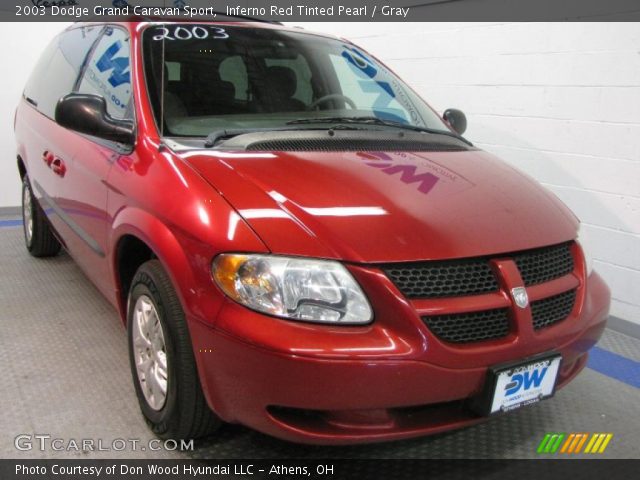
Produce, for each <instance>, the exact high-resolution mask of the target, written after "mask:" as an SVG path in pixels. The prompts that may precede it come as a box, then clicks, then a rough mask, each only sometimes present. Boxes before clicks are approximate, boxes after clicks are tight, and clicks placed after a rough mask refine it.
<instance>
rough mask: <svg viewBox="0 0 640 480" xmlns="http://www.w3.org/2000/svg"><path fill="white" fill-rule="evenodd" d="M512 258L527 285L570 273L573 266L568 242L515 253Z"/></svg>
mask: <svg viewBox="0 0 640 480" xmlns="http://www.w3.org/2000/svg"><path fill="white" fill-rule="evenodd" d="M513 259H514V260H515V262H516V265H517V266H518V270H520V275H521V276H522V280H523V281H524V284H525V285H527V286H528V285H536V284H538V283H544V282H548V281H549V280H553V279H555V278H560V277H562V276H564V275H567V274H569V273H571V272H572V271H573V267H574V265H573V255H571V244H569V243H563V244H561V245H554V246H553V247H545V248H538V249H536V250H528V251H526V252H522V253H517V254H515V255H514V256H513Z"/></svg>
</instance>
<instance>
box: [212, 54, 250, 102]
mask: <svg viewBox="0 0 640 480" xmlns="http://www.w3.org/2000/svg"><path fill="white" fill-rule="evenodd" d="M218 72H219V73H220V80H223V81H225V82H231V83H233V86H234V87H235V89H236V93H235V99H236V100H247V95H248V91H249V76H248V75H247V66H246V65H245V64H244V61H243V60H242V57H240V56H239V55H235V56H233V57H227V58H225V59H224V60H223V61H222V62H220V67H218Z"/></svg>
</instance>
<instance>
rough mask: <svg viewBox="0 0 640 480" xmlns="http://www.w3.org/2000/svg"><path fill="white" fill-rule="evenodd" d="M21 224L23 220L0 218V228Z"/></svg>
mask: <svg viewBox="0 0 640 480" xmlns="http://www.w3.org/2000/svg"><path fill="white" fill-rule="evenodd" d="M19 226H22V220H0V228H2V227H19Z"/></svg>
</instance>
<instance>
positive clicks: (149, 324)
mask: <svg viewBox="0 0 640 480" xmlns="http://www.w3.org/2000/svg"><path fill="white" fill-rule="evenodd" d="M132 321H133V325H132V327H133V355H134V360H135V363H136V372H137V374H138V382H139V383H140V388H141V389H142V393H143V394H144V398H145V400H146V401H147V404H148V405H149V407H151V408H152V409H153V410H156V411H157V410H161V409H162V407H164V404H165V403H166V400H167V380H168V370H167V349H166V344H165V340H164V333H163V331H162V325H161V323H160V317H159V315H158V312H157V310H156V307H155V305H154V304H153V302H152V301H151V299H150V298H149V297H148V296H146V295H141V296H140V297H138V299H137V300H136V304H135V306H134V310H133V319H132Z"/></svg>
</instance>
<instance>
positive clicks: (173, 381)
mask: <svg viewBox="0 0 640 480" xmlns="http://www.w3.org/2000/svg"><path fill="white" fill-rule="evenodd" d="M128 305H129V307H128V308H129V311H128V319H127V320H128V321H127V325H128V326H127V331H128V339H129V358H130V364H131V374H132V376H133V383H134V386H135V390H136V395H137V397H138V402H139V404H140V409H141V410H142V414H143V415H144V417H145V419H146V421H147V423H148V424H149V426H150V427H151V429H152V430H153V432H154V433H155V434H156V435H158V436H159V437H161V438H171V439H189V438H198V437H203V436H206V435H208V434H210V433H212V432H214V431H215V430H216V429H217V428H218V427H219V426H220V424H221V421H220V419H219V418H218V417H217V416H216V415H215V414H214V413H213V412H212V411H211V410H210V409H209V407H208V405H207V402H206V400H205V398H204V395H203V393H202V388H201V386H200V381H199V378H198V371H197V369H196V364H195V359H194V356H193V348H192V344H191V339H190V337H189V331H188V329H187V325H186V322H185V318H184V312H183V311H182V306H181V305H180V301H179V300H178V297H177V295H176V292H175V290H174V288H173V285H172V284H171V280H170V279H169V276H168V275H167V273H166V272H165V270H164V268H163V267H162V265H161V263H160V262H159V261H158V260H150V261H148V262H146V263H144V264H143V265H142V266H141V267H140V268H139V269H138V271H137V272H136V274H135V276H134V278H133V282H132V284H131V289H130V292H129V301H128Z"/></svg>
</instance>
